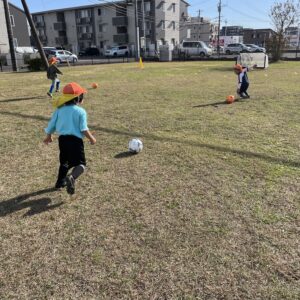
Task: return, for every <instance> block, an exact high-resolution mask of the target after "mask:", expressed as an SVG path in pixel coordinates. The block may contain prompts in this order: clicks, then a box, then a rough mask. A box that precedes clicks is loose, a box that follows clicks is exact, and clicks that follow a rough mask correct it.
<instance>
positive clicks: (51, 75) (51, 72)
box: [47, 56, 63, 98]
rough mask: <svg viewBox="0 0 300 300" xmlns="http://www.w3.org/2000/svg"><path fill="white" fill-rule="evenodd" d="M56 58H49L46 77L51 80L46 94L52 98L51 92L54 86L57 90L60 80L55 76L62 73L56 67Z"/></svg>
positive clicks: (57, 90) (56, 90)
mask: <svg viewBox="0 0 300 300" xmlns="http://www.w3.org/2000/svg"><path fill="white" fill-rule="evenodd" d="M56 64H57V58H56V57H54V56H53V57H51V58H50V59H49V67H48V69H47V78H48V79H50V80H52V82H51V86H50V89H49V92H47V95H48V96H49V97H51V98H52V93H53V90H54V87H55V92H59V85H60V80H59V79H58V78H57V74H61V75H63V73H62V72H61V71H60V70H59V69H58V67H57V65H56Z"/></svg>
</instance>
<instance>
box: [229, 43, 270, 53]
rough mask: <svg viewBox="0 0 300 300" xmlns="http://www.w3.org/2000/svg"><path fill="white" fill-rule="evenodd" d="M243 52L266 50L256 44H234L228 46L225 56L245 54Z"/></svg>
mask: <svg viewBox="0 0 300 300" xmlns="http://www.w3.org/2000/svg"><path fill="white" fill-rule="evenodd" d="M243 52H246V53H247V52H248V53H250V52H264V53H265V52H266V49H265V48H263V47H259V46H257V45H254V44H243V43H234V44H228V45H227V46H226V47H225V48H224V53H225V54H235V53H243Z"/></svg>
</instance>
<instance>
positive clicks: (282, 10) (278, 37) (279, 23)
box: [270, 0, 300, 61]
mask: <svg viewBox="0 0 300 300" xmlns="http://www.w3.org/2000/svg"><path fill="white" fill-rule="evenodd" d="M299 8H300V0H285V1H283V2H275V4H274V5H273V6H272V7H271V11H270V18H271V21H272V23H273V25H274V27H275V34H274V35H273V37H272V47H271V53H272V59H273V61H278V60H279V59H280V57H281V54H282V51H283V48H284V46H285V42H286V40H285V36H284V34H285V31H286V29H287V28H288V27H290V26H292V25H294V24H296V23H297V22H298V20H299Z"/></svg>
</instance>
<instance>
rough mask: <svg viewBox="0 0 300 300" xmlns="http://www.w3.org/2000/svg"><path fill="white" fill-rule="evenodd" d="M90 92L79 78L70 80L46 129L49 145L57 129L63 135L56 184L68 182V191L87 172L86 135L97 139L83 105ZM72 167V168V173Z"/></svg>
mask: <svg viewBox="0 0 300 300" xmlns="http://www.w3.org/2000/svg"><path fill="white" fill-rule="evenodd" d="M86 92H87V91H86V90H85V89H83V88H82V87H81V86H80V85H78V84H77V83H75V82H71V83H69V84H67V85H66V86H65V87H64V89H63V94H62V95H61V96H60V97H59V98H57V99H54V101H53V104H54V106H55V107H57V109H56V110H55V111H54V113H53V114H52V117H51V120H50V121H49V123H48V127H47V128H46V129H45V132H46V134H47V136H46V138H45V139H44V143H45V144H47V145H48V144H49V143H51V142H52V141H53V139H52V134H53V133H54V132H56V133H57V134H58V135H59V138H58V143H59V150H60V154H59V161H60V166H59V170H58V176H57V181H56V184H55V188H57V189H60V188H62V187H65V186H66V187H67V192H68V194H71V195H72V194H74V193H75V180H76V179H77V178H78V177H79V176H80V175H81V174H82V173H83V172H84V170H85V166H86V161H85V153H84V144H83V137H84V136H85V137H87V138H88V139H89V141H90V143H91V144H92V145H93V144H95V143H96V139H95V138H94V136H93V135H92V134H91V132H90V131H89V128H88V126H87V114H86V111H85V110H84V109H83V108H82V107H80V105H81V104H82V102H83V95H84V94H85V93H86ZM70 169H72V171H71V174H69V175H68V171H69V170H70Z"/></svg>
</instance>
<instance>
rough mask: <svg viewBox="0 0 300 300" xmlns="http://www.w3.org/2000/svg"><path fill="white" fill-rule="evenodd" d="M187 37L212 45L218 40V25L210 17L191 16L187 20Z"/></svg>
mask: <svg viewBox="0 0 300 300" xmlns="http://www.w3.org/2000/svg"><path fill="white" fill-rule="evenodd" d="M186 27H187V31H188V34H187V38H186V40H193V41H203V42H205V43H206V44H207V45H212V44H214V43H215V41H216V40H217V36H218V25H217V24H216V23H213V22H211V21H210V20H209V19H204V18H202V17H201V18H199V17H191V18H190V19H189V20H188V22H186Z"/></svg>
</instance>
